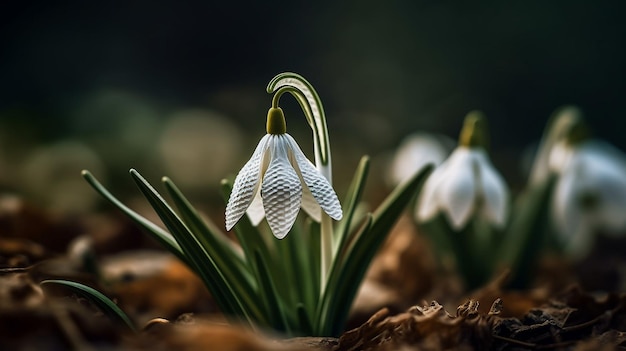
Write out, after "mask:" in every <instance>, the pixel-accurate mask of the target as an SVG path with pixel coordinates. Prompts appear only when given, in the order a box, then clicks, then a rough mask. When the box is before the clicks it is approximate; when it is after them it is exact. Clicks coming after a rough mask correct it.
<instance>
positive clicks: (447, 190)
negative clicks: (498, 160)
mask: <svg viewBox="0 0 626 351" xmlns="http://www.w3.org/2000/svg"><path fill="white" fill-rule="evenodd" d="M448 161H449V164H448V166H447V167H446V170H445V172H444V174H443V175H442V176H443V179H442V180H441V183H440V184H439V190H438V192H437V200H436V201H438V202H439V204H440V208H441V209H442V210H443V211H444V212H445V213H447V215H448V218H449V219H450V222H451V224H452V227H453V228H454V229H456V230H460V229H462V228H463V227H465V225H466V224H467V222H468V220H469V218H470V215H471V214H472V211H473V209H474V205H475V201H476V184H475V183H476V179H475V175H474V170H473V167H474V166H473V164H474V160H473V157H472V154H471V150H469V149H467V148H464V147H459V148H457V149H456V150H455V151H454V152H453V153H452V155H450V159H449V160H448Z"/></svg>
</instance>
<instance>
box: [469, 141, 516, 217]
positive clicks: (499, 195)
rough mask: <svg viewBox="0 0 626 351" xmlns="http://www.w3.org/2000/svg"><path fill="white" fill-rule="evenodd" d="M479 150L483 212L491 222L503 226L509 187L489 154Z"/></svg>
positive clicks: (506, 213) (478, 162)
mask: <svg viewBox="0 0 626 351" xmlns="http://www.w3.org/2000/svg"><path fill="white" fill-rule="evenodd" d="M477 152H479V154H477V157H476V161H477V164H478V181H479V182H480V190H479V191H480V193H479V194H480V195H482V196H483V200H484V201H483V202H482V208H481V213H482V215H483V216H485V218H486V219H487V220H488V221H489V222H490V223H492V224H495V225H496V226H499V227H503V226H504V225H505V224H506V219H507V215H508V205H509V191H508V188H507V186H506V183H505V182H504V179H503V178H502V176H501V175H500V174H499V173H498V171H496V169H495V168H494V167H493V166H492V165H491V162H490V161H489V158H488V157H487V154H486V153H485V152H484V151H482V150H477Z"/></svg>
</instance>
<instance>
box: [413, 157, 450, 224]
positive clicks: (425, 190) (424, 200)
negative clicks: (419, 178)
mask: <svg viewBox="0 0 626 351" xmlns="http://www.w3.org/2000/svg"><path fill="white" fill-rule="evenodd" d="M447 166H448V162H447V161H445V162H444V163H442V164H441V165H440V166H439V167H437V168H435V170H434V171H433V172H432V173H431V174H430V175H429V176H428V179H427V180H426V182H425V183H424V186H423V187H422V191H421V192H420V195H419V199H418V201H417V207H416V211H415V218H416V219H417V220H418V222H426V221H429V220H431V219H432V218H433V217H435V215H436V214H437V213H438V212H439V207H440V204H439V198H438V196H437V192H438V191H439V190H440V183H441V180H442V179H443V176H444V175H445V169H446V167H447Z"/></svg>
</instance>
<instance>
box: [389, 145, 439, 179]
mask: <svg viewBox="0 0 626 351" xmlns="http://www.w3.org/2000/svg"><path fill="white" fill-rule="evenodd" d="M449 153H450V148H447V147H446V146H445V145H444V143H442V142H441V141H440V140H439V139H438V138H437V137H435V136H434V135H430V134H426V133H415V134H412V135H410V136H408V137H407V138H405V139H404V140H403V141H402V143H401V144H400V146H399V147H398V150H397V151H396V154H395V156H394V158H393V161H392V163H391V166H390V168H389V172H388V174H387V182H388V183H389V184H390V185H398V184H400V183H402V182H404V181H405V180H407V179H409V178H410V177H411V176H413V175H414V174H415V173H417V172H419V171H420V170H421V169H422V168H424V167H425V166H426V165H428V164H431V163H432V164H434V165H435V166H438V165H440V164H441V163H442V162H443V161H444V160H445V159H446V157H447V156H448V154H449Z"/></svg>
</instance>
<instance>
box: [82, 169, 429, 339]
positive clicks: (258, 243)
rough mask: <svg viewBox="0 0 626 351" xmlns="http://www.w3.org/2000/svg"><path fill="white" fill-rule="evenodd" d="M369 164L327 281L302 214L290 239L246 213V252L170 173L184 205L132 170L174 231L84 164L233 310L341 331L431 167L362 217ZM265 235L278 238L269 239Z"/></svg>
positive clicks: (298, 328)
mask: <svg viewBox="0 0 626 351" xmlns="http://www.w3.org/2000/svg"><path fill="white" fill-rule="evenodd" d="M368 166H369V160H368V158H367V157H364V158H363V159H362V160H361V163H360V165H359V167H358V169H357V172H356V174H355V176H354V179H353V181H352V184H351V185H350V188H349V189H350V190H349V191H348V194H347V196H346V199H345V201H344V203H345V204H346V208H345V216H344V219H343V220H342V221H340V222H338V223H337V224H336V226H335V237H334V241H335V242H337V243H338V245H337V249H336V251H335V255H334V259H333V265H332V269H331V271H330V274H329V276H328V279H327V282H326V284H324V287H323V288H321V287H320V284H319V283H318V282H319V281H320V279H319V262H320V256H321V252H320V251H321V249H320V246H319V236H320V226H319V224H318V223H311V221H309V220H305V219H302V220H300V221H299V222H298V223H297V225H296V226H294V228H293V229H292V231H291V232H290V234H289V235H288V236H287V237H286V238H285V239H283V240H274V238H273V237H272V236H271V233H268V231H267V228H256V227H254V226H252V225H251V224H250V222H249V220H248V219H247V218H246V217H245V216H244V218H243V219H242V220H241V221H240V222H239V223H237V225H236V226H235V228H234V229H235V232H236V235H237V237H238V239H239V241H240V242H241V249H242V251H243V254H241V253H240V251H238V250H237V249H236V247H235V244H234V243H233V242H231V241H230V240H229V239H228V238H227V237H226V235H225V234H223V233H222V232H221V231H218V230H216V226H215V225H214V224H213V223H211V222H208V221H206V220H205V219H203V218H201V217H200V215H199V214H198V212H197V211H196V210H195V209H194V208H193V206H192V205H191V204H190V203H189V202H188V201H187V199H186V198H185V197H184V196H183V195H182V193H181V192H180V191H179V190H178V188H177V187H176V185H175V184H174V182H173V181H172V180H170V179H169V178H163V184H164V186H165V189H166V191H167V192H168V194H169V195H170V197H171V199H172V202H173V204H174V205H175V207H176V209H177V210H178V212H175V211H174V209H173V208H172V207H171V206H170V205H169V204H168V203H167V202H166V201H165V200H164V199H163V197H162V196H161V195H160V194H159V193H158V192H157V191H156V190H155V189H154V188H153V187H152V186H151V185H150V184H149V183H148V182H147V181H146V180H145V179H144V178H143V177H142V176H141V175H140V174H139V172H137V171H136V170H131V171H130V174H131V177H132V178H133V180H135V182H136V183H137V186H138V187H139V189H140V191H141V192H142V193H143V195H144V196H145V197H146V198H147V199H148V201H149V202H150V204H151V205H152V207H153V208H154V210H155V212H156V213H157V214H158V215H159V217H160V218H161V220H162V221H163V223H164V224H165V226H166V227H167V229H168V230H169V231H170V233H171V236H170V234H168V233H165V232H163V230H161V229H160V228H159V227H158V226H156V225H151V224H150V223H149V222H147V221H146V220H145V219H144V218H143V217H141V216H139V215H138V214H137V213H136V212H133V211H131V210H129V209H128V208H127V207H125V206H124V205H122V204H121V202H119V201H118V200H117V199H116V198H115V197H113V195H111V194H110V193H109V192H107V191H106V190H105V189H104V187H103V186H102V185H101V184H100V183H99V182H98V180H97V179H96V178H95V177H94V176H93V175H91V174H90V173H89V172H87V171H84V172H83V177H85V179H86V180H87V181H88V182H89V184H91V185H92V186H93V187H94V188H95V189H96V190H98V191H99V192H100V193H101V194H103V195H104V196H105V198H106V199H107V200H109V201H110V202H111V203H112V204H114V205H116V206H117V207H118V208H120V209H121V210H122V211H123V212H124V213H126V214H127V215H129V216H130V217H131V218H132V219H133V220H134V221H135V222H136V223H139V224H140V225H141V226H142V227H143V228H144V229H146V230H147V232H148V233H149V234H150V235H152V236H153V237H154V238H156V239H158V240H160V241H161V242H162V243H165V247H166V248H168V249H169V250H170V251H172V252H173V253H174V254H176V255H178V256H179V257H181V259H182V260H183V262H185V263H186V264H187V265H188V266H189V267H190V268H191V269H192V270H194V271H195V272H196V273H197V274H198V275H199V276H200V278H201V279H202V280H203V282H204V284H205V285H206V287H207V289H208V290H209V291H210V292H211V293H212V295H213V297H214V298H215V300H216V302H217V303H218V305H219V306H220V308H221V309H222V311H223V312H224V313H225V314H226V315H227V316H228V317H229V318H231V319H233V320H236V321H243V322H246V323H248V324H250V325H252V326H254V327H261V328H272V329H274V330H276V331H280V332H284V333H286V334H288V335H338V334H339V333H341V332H342V331H343V327H344V324H345V321H346V319H347V316H348V312H349V310H350V307H351V305H352V301H353V300H354V297H355V295H356V292H357V291H358V287H359V286H360V284H361V281H362V279H363V276H364V274H365V272H366V270H367V268H368V266H369V264H370V262H371V260H372V258H373V257H374V255H375V253H376V252H377V250H378V248H379V246H380V244H381V243H382V242H383V241H384V240H385V238H386V237H387V233H389V231H390V230H391V227H392V226H393V225H394V223H395V221H396V219H397V218H398V217H399V216H400V214H401V213H402V211H403V210H404V208H405V207H406V205H407V204H408V203H409V202H410V201H411V199H412V198H413V196H414V195H415V194H416V193H417V191H418V190H419V188H420V186H421V185H422V184H423V182H424V179H425V178H426V176H427V175H428V174H429V172H430V170H431V168H430V167H428V168H426V169H424V170H423V171H422V172H420V173H419V174H417V175H416V176H415V177H414V178H413V179H411V180H410V181H408V182H407V183H405V184H404V185H403V186H401V187H399V188H398V189H396V191H394V192H393V193H392V194H390V195H389V196H388V198H387V199H386V200H385V201H384V202H383V204H382V205H381V206H380V207H379V208H378V209H377V210H376V211H375V212H374V213H373V214H368V215H367V216H366V218H355V209H356V205H357V203H358V202H359V200H360V198H361V196H362V192H363V188H364V181H365V178H366V173H367V170H368ZM222 186H223V187H224V193H229V190H230V187H231V186H232V184H231V183H230V182H228V181H224V182H223V184H222ZM355 223H359V225H358V230H356V231H350V230H349V228H353V227H354V226H355ZM264 229H265V230H264ZM264 236H265V237H270V239H272V240H268V241H266V240H265V239H264ZM170 238H173V240H174V242H172V241H171V240H169V239H170ZM315 243H317V244H315Z"/></svg>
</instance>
